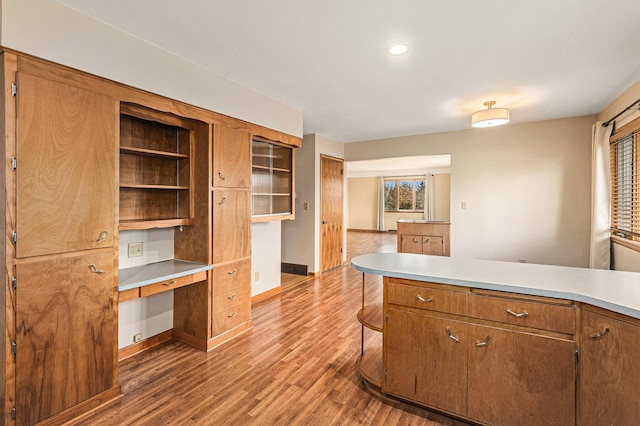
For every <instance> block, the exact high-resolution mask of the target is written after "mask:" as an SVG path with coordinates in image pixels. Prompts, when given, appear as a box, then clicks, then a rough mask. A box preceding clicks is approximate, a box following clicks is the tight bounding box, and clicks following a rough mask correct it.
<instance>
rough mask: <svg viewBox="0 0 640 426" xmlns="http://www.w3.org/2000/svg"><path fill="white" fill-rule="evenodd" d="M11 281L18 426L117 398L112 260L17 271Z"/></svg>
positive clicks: (76, 260) (78, 260)
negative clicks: (110, 395)
mask: <svg viewBox="0 0 640 426" xmlns="http://www.w3.org/2000/svg"><path fill="white" fill-rule="evenodd" d="M16 279H17V282H18V283H19V287H18V289H17V291H16V348H17V349H16V356H15V360H16V370H15V371H16V399H15V407H16V423H17V424H20V425H30V424H34V423H36V422H40V421H42V420H45V419H48V418H49V417H51V416H53V415H56V414H58V413H60V412H62V411H64V410H65V409H68V408H70V407H73V406H76V405H77V404H80V403H82V402H84V401H86V400H88V399H89V398H91V397H94V396H97V395H99V394H100V393H102V392H106V391H109V390H110V389H118V393H119V386H118V378H117V346H116V345H115V344H114V342H115V339H116V335H117V321H116V312H117V309H116V305H117V302H116V294H115V291H114V265H113V253H112V252H104V253H99V254H93V253H92V254H83V255H78V256H74V257H62V258H54V259H51V260H43V261H37V262H32V263H24V264H18V265H17V266H16ZM114 396H115V395H114Z"/></svg>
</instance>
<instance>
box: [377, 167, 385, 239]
mask: <svg viewBox="0 0 640 426" xmlns="http://www.w3.org/2000/svg"><path fill="white" fill-rule="evenodd" d="M378 231H380V232H384V231H386V229H384V177H382V176H380V177H379V178H378Z"/></svg>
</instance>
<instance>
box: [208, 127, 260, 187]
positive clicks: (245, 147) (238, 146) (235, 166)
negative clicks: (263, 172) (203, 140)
mask: <svg viewBox="0 0 640 426" xmlns="http://www.w3.org/2000/svg"><path fill="white" fill-rule="evenodd" d="M213 186H215V187H225V188H246V189H249V188H251V134H250V133H249V132H248V131H247V130H244V129H233V128H231V127H227V126H222V125H218V124H215V125H214V126H213Z"/></svg>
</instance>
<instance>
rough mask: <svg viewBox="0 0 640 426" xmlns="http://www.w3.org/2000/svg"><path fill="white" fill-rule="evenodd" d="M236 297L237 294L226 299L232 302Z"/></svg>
mask: <svg viewBox="0 0 640 426" xmlns="http://www.w3.org/2000/svg"><path fill="white" fill-rule="evenodd" d="M237 298H238V295H237V294H232V295H231V296H229V297H227V299H229V300H233V299H237Z"/></svg>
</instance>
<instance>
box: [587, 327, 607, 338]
mask: <svg viewBox="0 0 640 426" xmlns="http://www.w3.org/2000/svg"><path fill="white" fill-rule="evenodd" d="M608 332H609V327H605V328H603V329H602V331H601V332H600V333H596V334H590V335H589V339H594V340H598V339H602V338H603V337H604V335H605V334H607V333H608Z"/></svg>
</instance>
